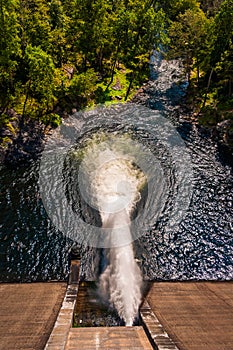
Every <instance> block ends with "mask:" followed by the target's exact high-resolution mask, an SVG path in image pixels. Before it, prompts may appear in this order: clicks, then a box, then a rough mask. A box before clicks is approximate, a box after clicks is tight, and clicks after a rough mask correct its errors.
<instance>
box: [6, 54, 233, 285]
mask: <svg viewBox="0 0 233 350" xmlns="http://www.w3.org/2000/svg"><path fill="white" fill-rule="evenodd" d="M152 61H153V62H152V65H151V67H152V78H153V79H152V80H151V81H150V82H149V83H148V84H147V85H146V86H145V87H144V91H142V93H141V96H140V97H139V98H138V100H137V101H136V102H138V103H140V104H141V105H145V106H147V107H149V108H150V111H151V112H150V113H152V114H153V113H155V115H156V118H157V116H158V118H159V117H160V116H162V117H166V118H167V120H169V123H170V124H169V125H173V127H174V130H177V131H178V133H179V135H180V138H181V140H182V142H183V143H184V147H183V148H182V152H183V151H185V154H184V155H183V154H181V153H179V152H180V150H178V151H177V150H176V149H175V150H173V151H171V150H169V149H167V148H166V147H165V146H164V143H163V142H162V141H161V139H160V134H162V132H161V129H159V132H160V134H158V131H156V130H157V129H156V127H157V125H156V123H155V124H153V123H154V119H153V118H152V117H151V115H150V113H149V115H148V113H147V112H146V110H144V109H143V108H142V109H140V108H141V107H140V108H139V107H137V105H130V104H129V107H128V105H125V106H116V107H113V108H112V109H110V110H109V109H106V110H105V109H102V108H100V109H96V110H95V111H91V112H87V114H85V113H83V114H77V115H74V116H73V117H72V118H71V119H70V120H67V121H66V123H65V127H66V132H67V130H68V131H69V130H70V132H71V134H72V133H74V135H75V137H77V138H78V141H77V142H76V143H75V146H73V148H74V149H75V150H78V149H80V148H82V147H83V145H84V144H85V142H86V140H88V139H90V138H91V137H93V134H96V133H98V134H99V133H100V132H104V133H105V134H108V135H111V134H114V135H116V136H119V135H120V137H121V136H122V135H126V134H127V135H130V138H131V139H132V140H134V141H136V142H137V143H139V144H141V145H142V147H144V149H146V150H149V151H150V152H151V154H152V155H153V157H154V158H155V159H156V161H155V164H157V165H158V171H157V172H156V173H155V174H154V177H156V178H157V179H159V180H158V181H157V182H153V181H152V184H151V187H149V188H148V193H147V194H145V198H144V203H143V205H142V206H141V207H140V205H139V207H138V208H137V210H138V213H140V210H145V211H147V212H148V213H149V214H146V215H147V217H146V219H148V225H147V226H146V227H145V226H144V227H143V228H142V230H141V231H140V234H137V235H136V237H135V238H138V239H137V240H136V243H135V248H136V256H137V258H138V259H139V260H140V265H141V269H142V271H143V276H144V278H147V279H161V280H165V279H166V280H174V279H177V280H187V279H211V280H212V279H213V280H216V279H217V280H229V279H232V278H233V221H232V217H233V215H232V214H233V208H232V202H233V201H232V199H233V176H232V169H231V167H230V166H229V165H227V164H225V163H224V161H223V159H222V156H221V154H219V152H218V147H217V145H216V144H215V143H214V142H213V141H211V140H210V138H209V137H208V135H206V134H205V133H204V132H203V131H201V130H200V129H199V128H198V127H197V126H195V125H192V124H190V123H188V122H187V121H185V119H184V118H183V116H184V114H185V112H184V111H183V110H182V108H181V107H180V100H181V99H182V97H183V96H184V94H185V88H186V86H187V82H186V80H185V77H182V75H181V67H180V65H179V62H177V61H174V62H170V63H169V65H168V64H167V63H166V62H165V61H163V60H161V59H159V58H158V57H155V56H154V57H153V60H152ZM138 108H139V112H138ZM153 111H154V112H153ZM135 113H136V114H137V123H136V124H135V115H134V114H135ZM113 116H114V122H113ZM93 120H94V121H95V123H94V124H93ZM156 120H157V119H156ZM165 129H166V128H165ZM165 133H166V132H165ZM172 136H174V135H172ZM72 137H73V136H72ZM161 137H162V136H161ZM62 138H63V135H62V133H61V134H59V131H56V133H55V134H54V135H53V137H52V142H54V144H55V145H56V147H60V146H61V147H62V144H63V139H62ZM175 148H176V147H175ZM176 151H177V152H178V153H176ZM171 152H173V154H172V155H171ZM182 157H185V158H184V159H185V161H186V160H187V159H188V168H187V172H186V171H185V169H184V168H182ZM179 159H181V161H179ZM138 161H139V162H140V159H139V160H138ZM148 162H150V161H148ZM68 163H69V162H68ZM178 163H179V164H178ZM151 164H152V163H151ZM177 164H178V165H177ZM152 165H153V164H152ZM152 165H151V167H152ZM50 166H51V167H52V166H54V167H56V163H54V164H53V163H52V162H51V164H50ZM142 166H143V165H142ZM184 166H186V164H185V162H184ZM39 167H40V160H38V161H37V162H33V163H32V164H31V165H30V166H27V167H25V168H23V167H22V168H20V169H15V170H12V169H7V168H5V167H2V168H1V169H0V184H1V187H0V281H4V282H6V281H39V280H53V279H56V280H57V279H64V278H66V276H67V271H68V254H69V250H70V248H71V246H72V245H73V240H72V237H70V236H69V235H64V234H62V233H61V232H60V231H59V229H58V228H57V227H56V226H55V225H54V223H53V222H52V221H51V219H50V217H49V216H48V214H47V212H46V210H45V207H44V203H43V202H42V199H41V195H40V192H39V184H38V180H39ZM149 168H150V167H149ZM64 169H65V170H66V171H67V173H68V174H70V172H71V170H72V169H73V166H72V164H71V166H70V168H69V166H68V168H67V166H66V167H64ZM189 175H190V183H191V184H192V185H191V187H189V191H188V192H187V186H189V184H188V185H187V186H186V185H185V186H183V184H184V182H185V183H187V182H188V179H189ZM71 178H72V176H71ZM63 180H64V181H67V188H68V190H69V188H71V194H72V191H73V188H74V186H75V182H74V181H73V180H72V179H71V180H70V177H69V176H68V177H67V180H66V176H65V177H64V179H63ZM44 185H45V189H46V188H47V187H46V186H48V190H49V188H50V184H44ZM72 186H73V187H72ZM182 186H183V187H182ZM54 191H55V190H54ZM149 191H150V193H149ZM153 193H157V194H156V195H157V197H156V196H155V197H156V198H157V199H156V200H155V199H154V197H153ZM182 195H183V198H182ZM54 196H55V193H54V192H52V193H51V198H53V197H54ZM68 197H71V199H70V200H71V202H72V206H73V210H74V211H77V212H79V213H80V211H81V209H80V207H79V205H77V206H76V204H75V203H74V201H75V199H74V198H73V197H72V195H71V196H70V194H69V193H68ZM178 197H180V198H179V201H177V198H178ZM54 198H55V197H54ZM75 198H76V197H75ZM78 198H79V197H78ZM161 198H162V199H161ZM158 203H159V205H160V204H161V203H162V204H161V205H160V208H159V210H158ZM185 203H186V204H185ZM62 204H63V203H62ZM177 205H181V207H182V208H181V211H182V215H181V216H182V217H181V218H179V220H178V221H177V222H172V221H171V220H170V223H169V229H168V228H167V227H168V218H169V217H170V215H171V213H172V212H173V210H174V208H175V207H176V206H177ZM183 205H184V206H185V208H184V207H183ZM142 208H143V209H142ZM145 208H146V209H145ZM178 209H179V208H176V211H177V213H176V217H175V218H177V217H178V212H179V210H178ZM138 213H137V214H135V215H136V216H137V215H139V214H138ZM138 217H139V220H140V221H142V220H144V219H145V218H144V217H143V218H140V215H139V216H138ZM173 224H174V225H173ZM79 229H80V234H83V227H81V226H80V228H79ZM99 253H100V251H99V249H97V250H96V249H95V248H91V249H90V248H88V247H85V248H83V277H84V278H86V279H91V278H94V272H93V268H92V266H93V265H95V256H96V254H97V255H98V254H99Z"/></svg>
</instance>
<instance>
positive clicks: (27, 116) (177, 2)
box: [0, 0, 233, 147]
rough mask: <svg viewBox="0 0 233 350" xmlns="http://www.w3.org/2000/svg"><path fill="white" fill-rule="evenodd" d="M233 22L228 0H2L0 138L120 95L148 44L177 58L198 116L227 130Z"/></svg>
mask: <svg viewBox="0 0 233 350" xmlns="http://www.w3.org/2000/svg"><path fill="white" fill-rule="evenodd" d="M232 23H233V0H208V1H204V0H203V1H197V0H160V1H156V0H0V28H1V36H0V128H5V129H6V128H8V129H9V134H7V133H6V132H5V133H3V134H2V135H1V144H2V147H7V146H8V144H9V143H10V142H11V137H10V134H11V135H14V134H17V133H20V130H21V129H22V128H23V127H24V126H25V124H27V123H29V122H30V121H31V120H36V121H37V122H39V123H40V124H41V125H44V128H47V127H56V126H57V125H59V123H60V122H61V117H62V116H64V113H70V112H71V110H72V109H74V108H75V109H77V110H78V109H80V108H83V107H86V106H90V105H93V104H96V103H105V102H108V101H110V102H111V103H112V102H115V101H120V100H122V101H123V100H127V99H128V98H130V96H131V94H132V93H133V92H135V90H136V89H137V88H138V87H139V86H140V84H142V82H144V81H145V80H146V79H148V61H149V57H150V53H151V51H152V49H153V48H155V49H157V50H162V52H163V55H164V56H165V57H166V58H167V59H172V58H181V59H182V60H183V62H184V66H185V69H186V71H187V74H188V77H189V81H190V84H189V91H188V97H187V98H188V101H187V102H188V103H189V104H190V105H191V107H192V109H193V111H194V113H195V115H197V116H198V118H199V122H200V123H202V124H204V125H208V126H213V125H216V124H218V123H221V122H223V121H224V120H225V123H226V125H227V128H228V129H227V130H228V131H227V132H228V134H231V133H233V116H232V113H233V112H232V110H233V86H232V84H233V26H232ZM119 86H120V89H119ZM16 120H17V121H16ZM229 140H230V138H229ZM229 142H230V141H229Z"/></svg>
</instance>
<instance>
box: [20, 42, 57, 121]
mask: <svg viewBox="0 0 233 350" xmlns="http://www.w3.org/2000/svg"><path fill="white" fill-rule="evenodd" d="M25 61H26V63H27V65H28V72H27V81H26V83H25V85H24V94H25V99H24V103H23V111H22V116H23V118H22V121H23V122H24V121H25V118H26V117H34V118H37V119H38V120H40V118H41V117H43V116H44V115H46V114H49V113H50V112H52V111H53V108H54V104H55V102H56V94H55V92H56V88H57V86H56V75H57V74H56V73H57V72H56V69H55V66H54V64H53V60H52V58H51V56H50V55H49V54H47V53H46V52H44V51H43V50H42V49H41V48H40V47H38V46H36V47H35V46H32V45H28V46H27V48H26V52H25Z"/></svg>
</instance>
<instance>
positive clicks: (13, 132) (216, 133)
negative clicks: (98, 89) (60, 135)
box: [0, 56, 233, 167]
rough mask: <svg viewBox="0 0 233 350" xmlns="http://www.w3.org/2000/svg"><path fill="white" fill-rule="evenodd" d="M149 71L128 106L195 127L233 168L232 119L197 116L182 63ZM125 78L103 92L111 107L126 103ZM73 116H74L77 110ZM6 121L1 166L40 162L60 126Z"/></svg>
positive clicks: (0, 132)
mask: <svg viewBox="0 0 233 350" xmlns="http://www.w3.org/2000/svg"><path fill="white" fill-rule="evenodd" d="M152 57H153V56H152ZM150 71H151V77H150V80H148V81H147V82H145V83H144V84H143V85H142V86H141V87H140V88H139V89H138V90H137V91H136V92H135V93H134V94H131V95H130V98H129V100H128V102H129V103H136V104H141V105H145V106H146V107H148V108H150V109H153V110H158V111H160V112H161V114H165V115H166V116H167V117H168V118H169V119H172V120H173V122H174V123H175V124H176V123H177V122H178V123H182V122H186V123H189V124H190V125H195V127H197V128H199V130H200V131H201V133H203V134H205V137H208V138H210V139H211V140H212V141H213V142H215V143H216V145H217V147H218V149H219V152H221V155H222V158H223V159H225V161H226V162H227V163H228V164H229V165H231V166H232V165H233V133H232V122H231V119H229V118H230V117H229V118H228V119H226V120H222V121H219V122H217V119H216V118H215V117H214V116H213V115H209V112H208V111H207V112H206V113H202V114H198V113H196V111H195V110H194V109H193V108H194V107H193V108H192V107H191V103H190V101H191V100H192V91H189V88H188V83H187V77H186V76H185V74H184V71H183V65H182V62H181V61H180V60H169V61H166V60H165V59H162V57H155V60H154V61H153V64H151V65H150ZM125 74H126V72H124V73H122V72H121V70H120V73H119V74H116V76H115V77H114V80H113V82H112V85H111V87H110V88H109V89H110V90H109V91H108V96H107V97H106V96H105V95H106V92H104V94H105V95H103V98H104V100H103V101H105V100H106V98H107V100H108V105H109V104H112V103H116V102H121V101H123V96H124V95H125V89H126V81H125ZM102 90H103V89H102ZM111 91H112V92H111ZM104 96H105V97H104ZM193 98H194V96H193ZM99 99H100V98H99ZM100 101H101V99H100ZM73 112H74V113H75V112H76V109H75V110H73ZM230 112H231V113H232V111H230ZM61 115H62V116H63V118H66V117H67V116H68V113H67V112H66V111H62V112H61ZM229 115H230V114H229ZM7 118H8V119H9V120H8V122H7V123H3V125H2V126H1V127H0V140H1V144H0V162H1V163H2V164H6V165H8V166H13V167H14V166H17V165H20V164H25V163H28V162H30V161H31V160H35V159H37V158H38V156H39V155H40V154H41V152H42V150H43V147H44V142H45V139H46V135H47V134H48V133H50V132H53V131H52V130H53V128H54V127H56V126H57V125H58V124H54V125H50V126H48V127H45V125H43V124H42V123H39V122H37V121H35V120H29V121H28V122H27V123H25V125H24V126H23V127H22V126H21V127H20V123H21V116H20V115H17V114H16V113H15V112H14V111H13V110H9V111H7ZM213 120H215V122H213Z"/></svg>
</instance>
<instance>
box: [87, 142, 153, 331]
mask: <svg viewBox="0 0 233 350" xmlns="http://www.w3.org/2000/svg"><path fill="white" fill-rule="evenodd" d="M122 141H124V142H122ZM125 141H126V140H125V139H123V138H122V137H120V138H117V140H114V141H112V140H111V142H106V141H105V142H103V143H102V144H98V145H94V146H93V144H92V147H91V148H90V150H89V152H87V153H86V157H85V159H84V160H83V162H84V164H83V166H84V168H85V169H86V170H87V169H88V173H89V174H90V171H91V173H92V178H91V181H90V180H89V181H88V182H89V183H91V185H90V188H89V189H88V190H87V192H88V194H89V195H90V196H91V199H90V198H89V201H91V203H92V206H94V207H96V208H97V209H98V210H99V212H100V215H101V219H102V229H103V231H104V234H105V235H106V236H105V237H107V240H108V247H109V248H107V249H105V258H106V261H107V266H106V268H105V270H104V271H103V273H102V274H101V276H100V279H99V290H100V293H101V295H102V296H103V297H104V298H105V299H107V300H108V301H109V302H110V304H111V305H112V306H113V307H115V309H116V310H117V312H118V314H119V316H120V317H121V318H122V319H123V320H124V322H125V324H126V326H131V325H133V322H134V320H135V318H137V316H138V309H139V305H140V302H141V288H142V275H141V271H140V268H139V267H138V265H137V263H136V261H135V257H134V250H133V245H132V244H131V243H130V244H127V245H124V246H122V244H121V242H122V237H124V238H125V239H127V237H128V238H129V239H128V241H131V240H130V238H131V232H130V216H131V214H132V211H133V210H134V208H135V206H136V203H137V202H138V201H139V200H140V188H141V187H142V186H143V185H144V184H145V182H146V178H145V176H144V174H143V173H142V171H141V170H140V169H139V168H137V167H136V166H135V164H134V159H132V156H129V155H128V154H127V146H128V145H129V143H128V142H125ZM123 145H125V146H126V147H123ZM125 148H126V149H125ZM118 242H119V244H118Z"/></svg>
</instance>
